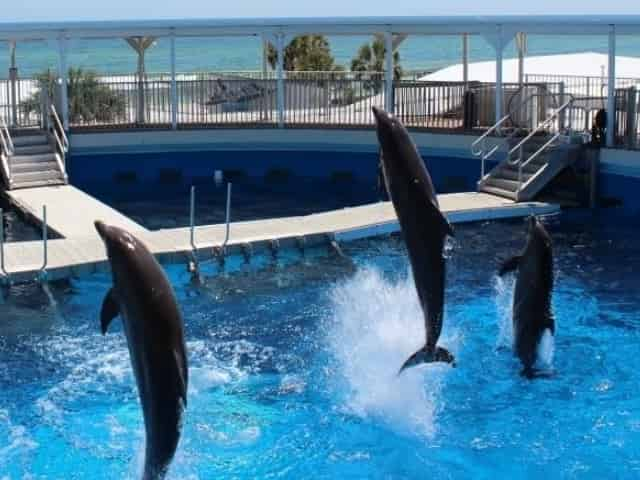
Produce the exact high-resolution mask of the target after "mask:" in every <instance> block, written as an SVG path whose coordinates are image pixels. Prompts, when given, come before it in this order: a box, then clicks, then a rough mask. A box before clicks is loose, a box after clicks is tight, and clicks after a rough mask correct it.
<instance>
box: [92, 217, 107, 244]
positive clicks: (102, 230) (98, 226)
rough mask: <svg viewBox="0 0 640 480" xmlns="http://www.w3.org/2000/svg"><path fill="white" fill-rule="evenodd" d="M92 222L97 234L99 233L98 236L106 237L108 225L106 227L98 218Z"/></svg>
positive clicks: (103, 238)
mask: <svg viewBox="0 0 640 480" xmlns="http://www.w3.org/2000/svg"><path fill="white" fill-rule="evenodd" d="M93 224H94V225H95V227H96V230H97V231H98V235H100V238H102V240H105V241H106V239H107V229H108V228H109V227H107V226H106V225H105V224H104V223H103V222H102V221H100V220H96V221H95V222H93Z"/></svg>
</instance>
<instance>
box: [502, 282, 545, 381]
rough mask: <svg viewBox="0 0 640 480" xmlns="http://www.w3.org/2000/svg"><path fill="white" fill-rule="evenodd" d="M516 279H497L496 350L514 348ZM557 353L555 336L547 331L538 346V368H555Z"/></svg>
mask: <svg viewBox="0 0 640 480" xmlns="http://www.w3.org/2000/svg"><path fill="white" fill-rule="evenodd" d="M514 287H515V278H514V277H513V276H511V275H510V276H507V277H504V278H503V277H498V276H496V277H495V280H494V290H495V297H494V299H495V305H496V318H497V321H498V336H497V338H496V348H509V349H511V348H513V341H514V338H513V319H512V317H513V311H512V302H513V290H514ZM554 351H555V342H554V336H553V334H552V333H551V331H550V330H548V329H547V330H545V331H544V333H543V334H542V338H541V339H540V343H539V345H538V355H537V361H536V364H537V367H538V368H541V369H552V368H553V355H554Z"/></svg>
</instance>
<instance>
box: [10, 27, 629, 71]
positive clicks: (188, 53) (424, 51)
mask: <svg viewBox="0 0 640 480" xmlns="http://www.w3.org/2000/svg"><path fill="white" fill-rule="evenodd" d="M327 38H328V40H329V42H330V47H331V51H332V54H333V56H334V58H335V61H336V63H337V64H339V65H343V66H344V67H346V68H347V69H348V68H349V65H350V63H351V59H352V58H353V57H354V56H355V55H356V54H357V51H358V48H359V47H360V46H361V45H363V44H364V43H366V42H367V41H369V42H370V41H371V37H366V36H358V37H356V36H353V37H352V36H349V37H339V36H327ZM469 47H470V48H469V60H470V62H477V61H483V60H492V59H494V58H495V54H494V50H493V48H492V47H491V46H490V45H489V44H488V43H487V42H486V40H485V39H484V38H483V37H481V36H471V37H470V46H469ZM639 47H640V38H638V37H634V36H619V37H618V38H617V54H618V55H619V56H635V57H638V56H640V54H639V53H640V48H639ZM261 50H262V42H261V39H260V38H259V37H242V38H238V37H221V38H211V37H208V38H177V39H176V68H177V71H178V72H202V71H250V70H261V69H262V52H261ZM0 51H3V52H5V53H4V54H0V78H6V77H7V76H8V68H9V45H8V43H7V42H0ZM399 51H400V58H401V65H402V67H403V68H404V69H405V70H411V71H414V70H424V71H430V70H435V69H438V68H443V67H446V66H449V65H453V64H456V63H460V62H461V59H462V38H461V36H453V35H442V36H417V35H416V36H409V37H408V38H407V39H406V40H405V41H404V42H403V43H402V45H401V46H400V49H399ZM587 51H593V52H600V53H607V51H608V48H607V37H606V36H557V35H556V36H541V35H532V36H529V39H528V51H527V55H531V56H533V55H554V54H566V53H576V52H587ZM515 56H516V49H515V45H514V42H511V43H510V44H509V45H508V46H507V48H506V49H505V53H504V57H505V58H513V57H515ZM16 60H17V65H18V72H19V76H20V78H30V77H33V76H34V75H35V74H37V73H38V72H42V71H44V70H46V69H48V68H49V69H53V70H55V69H56V68H57V65H58V56H57V43H56V42H48V41H30V42H18V44H17V49H16ZM136 61H137V57H136V54H135V52H134V51H133V50H132V49H131V48H130V47H129V46H128V45H127V43H126V42H125V41H124V40H118V39H110V40H72V41H71V42H70V47H69V54H68V65H69V66H72V67H82V68H85V69H90V70H95V71H96V72H98V73H100V74H126V73H133V72H135V70H136ZM145 65H146V69H147V72H149V73H160V72H168V71H169V70H170V58H169V40H168V39H167V38H159V39H158V40H157V42H156V44H155V45H154V46H153V47H151V48H150V49H149V50H148V51H147V55H146V62H145ZM549 73H553V72H549ZM638 76H640V72H638Z"/></svg>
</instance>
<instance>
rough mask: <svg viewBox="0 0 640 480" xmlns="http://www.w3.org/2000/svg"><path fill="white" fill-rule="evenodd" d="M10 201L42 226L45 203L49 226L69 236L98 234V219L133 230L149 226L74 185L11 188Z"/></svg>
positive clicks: (143, 229)
mask: <svg viewBox="0 0 640 480" xmlns="http://www.w3.org/2000/svg"><path fill="white" fill-rule="evenodd" d="M5 195H6V196H7V197H8V199H9V201H10V202H11V203H12V204H13V205H15V206H16V207H17V208H18V209H20V210H21V211H22V212H23V213H24V214H26V215H27V216H29V217H31V218H32V220H34V221H35V223H37V224H38V225H41V224H42V220H43V218H42V206H43V205H46V206H47V225H48V227H49V228H50V229H52V230H55V231H56V232H57V233H59V234H60V235H61V236H63V237H65V238H72V237H86V236H87V235H89V236H95V238H99V237H98V234H97V233H96V230H95V228H94V226H93V222H94V220H96V219H101V220H103V221H104V222H105V223H108V224H110V225H116V226H118V227H121V228H124V229H126V230H129V231H131V232H134V233H135V232H142V231H146V229H145V228H144V227H142V226H140V225H138V224H137V223H135V222H134V221H133V220H131V219H129V217H126V216H124V215H123V214H121V213H120V212H118V211H117V210H114V209H113V208H111V207H109V206H108V205H105V204H104V203H102V202H101V201H99V200H97V199H95V198H93V197H92V196H90V195H87V194H86V193H84V192H83V191H82V190H79V189H77V188H76V187H74V186H72V185H57V186H51V187H36V188H23V189H19V190H7V191H6V192H5Z"/></svg>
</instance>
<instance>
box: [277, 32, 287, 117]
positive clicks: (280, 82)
mask: <svg viewBox="0 0 640 480" xmlns="http://www.w3.org/2000/svg"><path fill="white" fill-rule="evenodd" d="M276 51H277V61H276V100H277V110H278V127H279V128H283V127H284V122H285V117H284V109H285V101H284V95H285V90H284V33H277V34H276Z"/></svg>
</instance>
